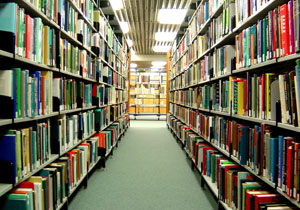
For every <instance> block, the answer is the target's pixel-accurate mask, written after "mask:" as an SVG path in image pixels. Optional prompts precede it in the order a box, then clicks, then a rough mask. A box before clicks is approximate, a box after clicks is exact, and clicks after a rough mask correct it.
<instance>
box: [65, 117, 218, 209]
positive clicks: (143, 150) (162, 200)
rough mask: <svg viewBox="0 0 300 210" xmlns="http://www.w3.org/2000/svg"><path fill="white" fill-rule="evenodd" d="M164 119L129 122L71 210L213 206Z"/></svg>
mask: <svg viewBox="0 0 300 210" xmlns="http://www.w3.org/2000/svg"><path fill="white" fill-rule="evenodd" d="M185 157H186V156H185V153H184V152H183V151H182V149H181V148H180V147H179V145H178V144H177V143H176V141H175V140H174V138H173V136H172V135H171V133H170V131H169V130H168V129H167V127H166V122H165V121H131V126H130V128H129V129H128V131H127V132H126V134H125V137H123V138H122V140H121V142H120V144H119V147H118V148H117V150H115V152H114V155H113V157H112V158H110V159H109V160H108V161H107V164H106V169H105V170H103V169H98V170H96V171H95V172H94V173H93V175H92V177H90V179H89V183H88V184H89V185H88V188H87V189H84V188H83V187H82V188H81V189H80V191H79V192H78V193H77V195H76V196H75V197H74V199H73V200H72V202H71V205H70V206H69V207H70V209H71V210H77V209H78V210H100V209H101V210H102V209H103V210H125V209H126V210H127V209H128V210H129V209H130V210H148V209H149V210H177V209H178V210H179V209H180V210H183V209H186V210H193V209H204V210H210V209H217V203H216V201H215V199H214V198H213V197H212V195H211V193H210V192H209V190H208V189H207V188H205V189H204V190H202V188H201V187H200V176H199V175H198V174H197V172H193V171H192V170H191V169H190V163H189V162H187V159H186V158H185Z"/></svg>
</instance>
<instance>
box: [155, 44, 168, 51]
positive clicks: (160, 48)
mask: <svg viewBox="0 0 300 210" xmlns="http://www.w3.org/2000/svg"><path fill="white" fill-rule="evenodd" d="M170 49H171V46H170V45H165V46H161V45H154V46H153V51H154V52H168V51H169V50H170Z"/></svg>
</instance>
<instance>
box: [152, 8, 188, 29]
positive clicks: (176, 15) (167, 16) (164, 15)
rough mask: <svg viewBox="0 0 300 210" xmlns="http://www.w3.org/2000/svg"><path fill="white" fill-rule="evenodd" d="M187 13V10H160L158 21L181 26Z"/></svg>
mask: <svg viewBox="0 0 300 210" xmlns="http://www.w3.org/2000/svg"><path fill="white" fill-rule="evenodd" d="M186 13H187V9H160V10H159V11H158V17H157V20H158V22H159V23H162V24H177V25H180V24H181V23H182V22H183V20H184V18H185V15H186Z"/></svg>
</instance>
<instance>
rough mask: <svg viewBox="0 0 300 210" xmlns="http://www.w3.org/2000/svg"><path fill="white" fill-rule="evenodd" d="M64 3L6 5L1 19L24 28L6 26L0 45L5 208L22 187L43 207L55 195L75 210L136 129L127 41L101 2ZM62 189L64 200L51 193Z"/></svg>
mask: <svg viewBox="0 0 300 210" xmlns="http://www.w3.org/2000/svg"><path fill="white" fill-rule="evenodd" d="M60 3H62V5H59V6H60V7H59V8H58V7H56V6H57V5H55V1H47V7H48V8H47V9H46V8H45V7H44V6H46V5H39V4H38V3H37V2H32V1H28V0H20V1H3V3H1V8H0V10H1V12H0V17H1V18H0V19H1V20H2V21H4V20H6V19H7V18H8V19H9V20H12V22H13V21H17V22H18V24H16V25H15V24H13V23H12V22H11V23H12V24H8V25H7V24H6V23H4V22H1V20H0V36H1V37H3V38H4V39H5V40H7V42H2V43H1V44H0V60H1V61H2V62H1V63H2V64H3V65H1V70H0V80H1V83H3V84H4V85H2V87H1V89H2V90H1V91H0V101H1V102H0V107H1V111H0V118H1V119H0V127H1V136H0V150H1V155H0V166H1V168H2V169H4V170H5V171H6V172H7V173H5V174H2V175H0V198H1V202H0V208H1V209H13V208H14V207H13V206H11V205H14V204H15V203H17V202H15V200H14V199H15V197H14V196H15V195H13V194H14V193H17V194H18V192H16V191H15V189H17V188H20V189H22V188H31V189H32V191H30V190H29V191H30V193H32V192H34V193H35V194H36V196H35V197H34V198H33V202H35V203H37V202H40V201H39V200H38V199H39V198H38V197H39V196H40V198H42V196H48V197H51V199H52V200H49V201H48V205H50V206H51V208H52V209H62V208H67V205H68V201H69V199H71V196H72V195H73V193H74V192H75V191H76V190H77V189H78V188H79V187H80V186H82V184H83V183H84V185H85V186H87V182H88V177H89V176H90V174H91V173H92V172H93V169H94V168H96V167H100V166H105V160H106V158H107V156H108V155H110V154H112V151H113V150H114V148H115V147H117V145H118V141H119V140H120V139H121V138H122V136H123V135H124V133H125V132H126V130H127V129H128V127H129V115H128V95H127V94H128V84H129V83H128V78H129V66H130V65H129V63H130V53H129V51H130V50H129V47H128V46H127V43H126V39H125V37H124V36H123V35H121V36H118V37H117V36H116V34H115V33H114V31H113V29H112V27H111V26H110V24H109V22H108V20H107V19H106V17H105V15H104V13H103V12H102V9H101V8H100V1H98V0H96V1H94V0H84V1H81V4H80V5H79V4H77V2H76V1H72V0H62V1H60ZM54 8H57V9H55V10H54ZM23 17H24V19H22V18H23ZM17 18H19V19H17ZM23 28H24V30H21V29H23ZM7 87H11V88H7ZM112 133H114V134H116V135H115V136H114V135H112ZM99 142H100V143H101V144H99ZM108 151H110V153H107V152H108ZM7 152H9V153H10V155H8V153H7ZM5 154H6V155H5ZM87 154H90V155H87ZM75 166H76V170H75V168H74V167H75ZM73 169H74V170H73ZM50 180H51V182H52V183H53V188H52V190H50V189H48V188H47V186H48V181H50ZM58 180H59V181H58ZM39 184H40V185H39ZM33 185H36V186H37V185H39V186H40V187H41V188H40V191H39V192H40V193H42V190H43V192H45V193H47V195H46V194H43V195H42V194H39V195H38V193H39V192H38V191H35V190H34V189H35V188H34V187H32V186H33ZM58 188H59V189H61V194H60V195H59V196H58V195H57V196H55V197H54V196H52V195H50V194H53V195H54V191H55V190H58ZM11 190H13V191H11ZM12 192H14V193H12ZM30 193H29V197H30V196H32V194H30ZM29 197H28V198H26V199H30V198H29ZM22 199H25V198H24V197H23V198H22ZM10 202H11V203H10ZM40 203H42V202H40ZM28 204H29V202H26V204H25V203H23V204H21V205H20V206H22V207H24V209H27V207H28V206H27V205H28ZM45 204H46V205H47V202H45ZM20 206H19V207H20ZM19 207H18V208H19ZM40 209H42V206H40Z"/></svg>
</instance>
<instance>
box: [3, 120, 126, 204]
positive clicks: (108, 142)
mask: <svg viewBox="0 0 300 210" xmlns="http://www.w3.org/2000/svg"><path fill="white" fill-rule="evenodd" d="M127 128H128V122H127V118H119V119H118V120H117V121H114V122H112V123H110V124H109V125H107V126H106V127H105V128H104V129H103V131H101V132H98V133H96V134H94V135H93V136H92V137H91V136H90V137H87V138H86V139H83V140H82V141H81V142H80V143H79V144H77V145H76V147H74V148H71V149H70V150H69V151H68V152H66V153H65V154H63V155H61V156H60V157H58V155H57V157H55V158H53V159H51V161H49V162H48V164H47V165H44V166H43V167H40V168H39V169H38V170H37V171H36V172H38V174H36V175H35V176H31V177H30V178H29V179H26V181H23V182H22V183H20V184H19V185H18V186H17V187H18V188H16V189H13V188H12V185H4V184H2V185H1V186H2V188H1V190H0V191H1V193H3V194H4V193H7V192H8V193H7V194H6V195H5V200H3V201H2V203H1V208H2V209H12V208H14V207H16V205H19V206H22V208H27V209H34V206H38V209H49V208H50V209H61V208H62V207H63V206H64V205H65V203H66V201H67V200H68V199H69V198H70V197H71V195H72V194H73V193H74V192H75V191H76V190H77V188H78V187H79V186H80V184H81V183H82V182H83V181H84V182H85V183H87V181H88V180H87V177H88V174H89V173H91V172H92V170H93V168H95V166H96V165H99V162H101V161H105V158H106V157H107V156H108V155H109V154H110V153H112V150H113V149H114V147H116V146H117V142H118V141H119V140H120V138H121V136H122V135H123V134H124V132H125V131H126V130H127ZM103 152H104V153H103ZM50 186H51V187H50ZM26 188H29V189H31V190H29V191H30V192H28V189H26ZM41 189H43V191H42V190H41ZM23 191H26V193H24V192H23ZM33 192H34V193H35V196H34V197H32V193H33ZM3 194H1V195H3ZM23 194H26V195H27V196H25V195H23ZM43 197H44V198H43ZM25 201H26V202H25Z"/></svg>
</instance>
